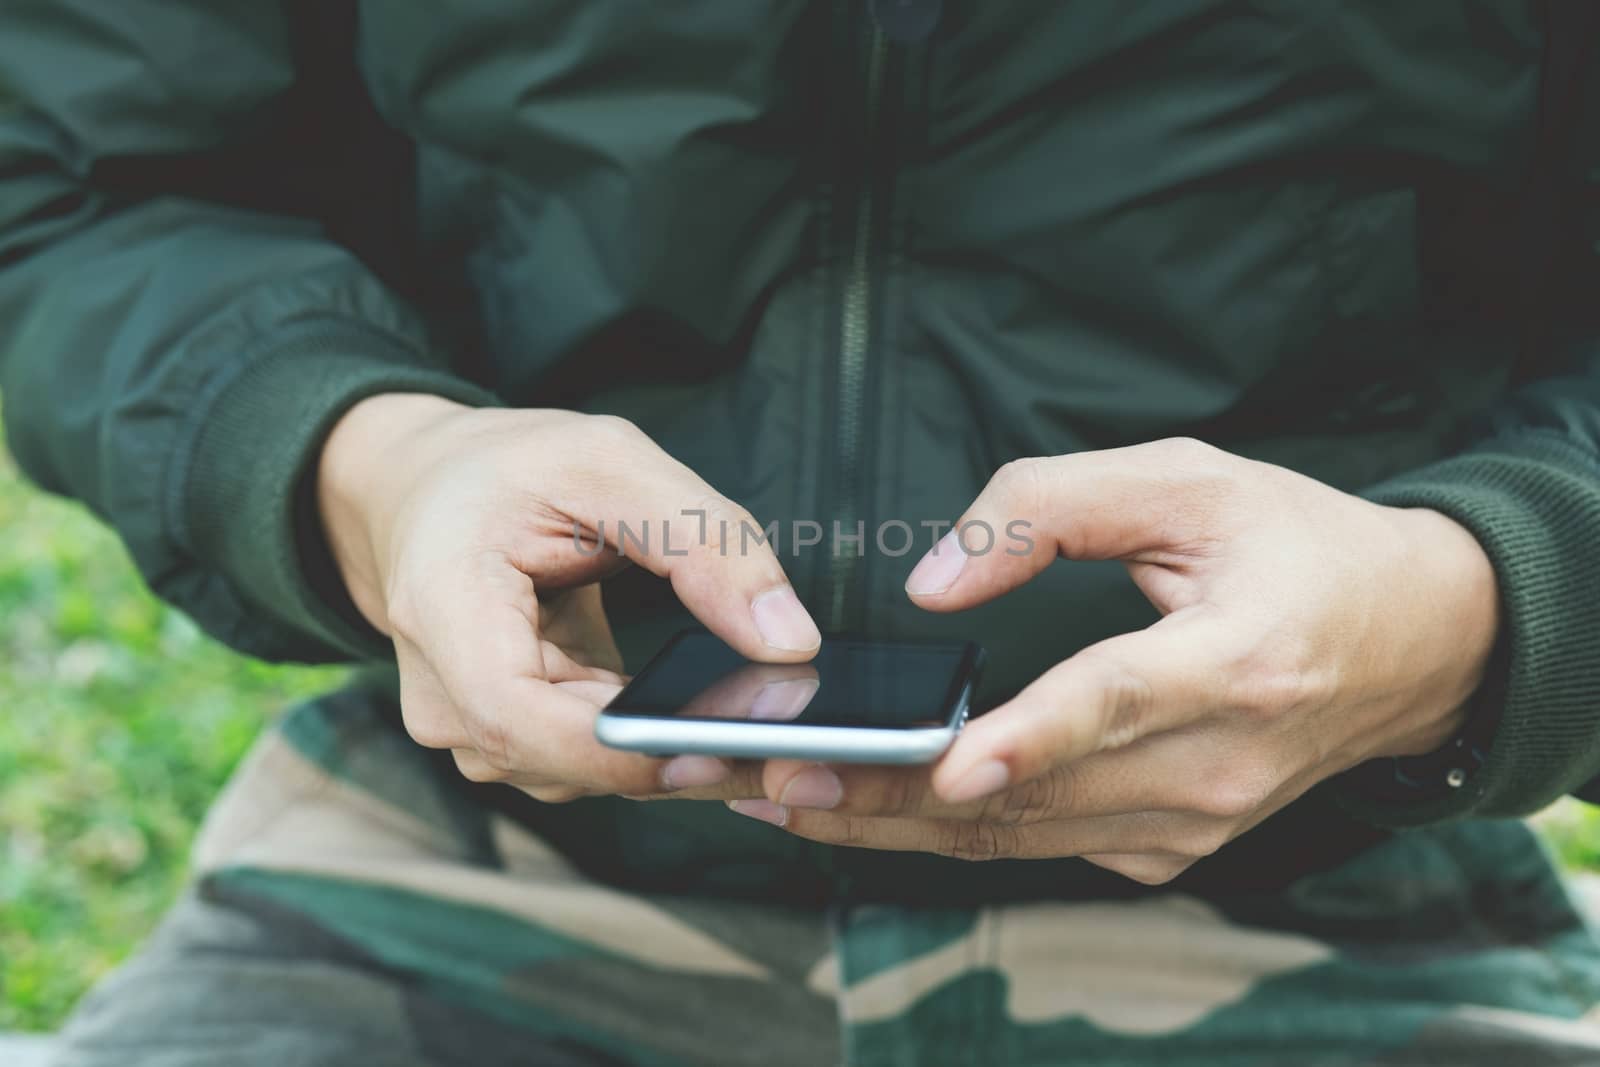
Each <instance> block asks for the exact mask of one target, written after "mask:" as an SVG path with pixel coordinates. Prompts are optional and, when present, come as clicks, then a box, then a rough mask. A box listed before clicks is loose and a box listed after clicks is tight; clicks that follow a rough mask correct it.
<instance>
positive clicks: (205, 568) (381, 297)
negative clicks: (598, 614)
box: [0, 0, 493, 660]
mask: <svg viewBox="0 0 1600 1067" xmlns="http://www.w3.org/2000/svg"><path fill="white" fill-rule="evenodd" d="M338 6H343V5H338ZM4 22H5V29H4V32H0V397H3V398H4V402H5V428H6V434H7V438H8V441H9V444H10V446H11V449H12V451H13V453H14V455H15V457H16V459H17V461H18V463H19V464H20V465H21V466H22V468H23V470H24V471H25V472H26V473H27V474H28V475H29V476H30V477H32V478H33V479H34V480H35V481H37V482H38V483H39V484H40V485H41V486H43V487H44V488H46V489H49V490H51V491H54V492H58V493H64V494H69V495H71V496H74V497H77V498H79V499H80V500H82V501H84V502H85V503H86V504H87V505H88V506H89V507H90V508H91V509H93V511H94V512H95V513H96V514H98V515H99V516H101V517H102V518H103V519H105V520H106V521H108V522H109V523H110V524H111V525H112V526H113V527H115V529H116V530H117V531H118V532H119V533H120V535H121V537H122V539H123V540H124V542H125V543H126V545H127V547H128V550H129V552H130V554H131V555H132V557H133V559H134V561H135V563H136V564H137V565H138V567H139V568H140V570H141V571H142V572H143V574H144V575H145V577H146V579H147V580H148V581H149V583H150V584H151V586H152V587H153V588H154V589H155V591H156V592H157V593H158V594H160V595H161V596H163V597H164V598H166V599H168V600H169V601H171V602H173V603H174V604H176V605H178V606H179V607H181V608H182V609H184V610H185V611H187V612H188V613H190V614H191V615H193V616H194V618H195V619H196V620H197V621H198V622H199V623H200V624H201V625H202V626H204V627H205V628H206V629H207V630H208V631H210V632H211V633H213V634H214V635H216V636H218V637H220V638H221V639H222V640H224V641H226V642H228V643H229V644H231V645H233V646H235V647H236V648H239V649H241V650H244V651H247V652H250V653H252V654H255V655H259V656H263V657H266V658H281V659H299V660H327V659H340V658H353V657H361V656H364V655H382V654H386V651H387V650H386V649H385V648H384V646H383V643H382V642H381V641H379V640H378V639H377V634H376V633H375V632H374V631H372V630H371V629H370V628H367V627H366V626H365V624H363V623H361V621H360V620H359V617H358V616H356V615H355V613H354V612H353V611H352V610H350V608H349V605H348V598H346V597H345V596H344V594H343V590H342V587H340V586H339V585H338V583H337V580H336V579H334V578H333V575H332V573H331V561H330V560H329V559H328V558H327V549H326V546H325V545H324V544H323V542H322V538H321V533H320V526H319V525H318V524H317V523H316V521H315V515H314V511H310V510H308V507H307V504H308V497H309V493H308V486H309V484H310V474H309V472H310V471H312V470H314V460H315V457H316V455H317V452H318V450H319V448H320V446H321V442H322V440H323V438H324V436H325V435H326V433H327V432H328V430H329V429H330V427H331V424H332V423H333V422H334V421H335V420H336V419H337V417H338V416H339V415H340V414H341V413H342V412H343V411H344V410H346V409H347V408H348V407H349V406H350V405H351V404H353V403H355V402H356V401H357V400H359V399H361V398H362V397H364V396H368V395H371V394H374V393H379V392H387V391H396V390H404V391H426V392H433V393H438V394H443V395H446V396H450V397H453V398H456V399H459V400H463V401H467V402H475V403H492V402H493V397H492V395H491V394H489V393H488V392H487V391H486V390H484V389H481V388H479V387H477V386H475V385H473V384H471V383H469V382H467V381H465V380H464V379H463V378H461V377H460V376H458V375H456V374H453V373H451V372H450V371H449V369H448V368H447V367H446V366H445V365H444V361H442V360H441V359H439V358H437V356H436V354H435V351H434V348H433V346H432V345H430V342H429V337H428V333H427V332H426V330H425V329H424V326H423V323H422V322H421V321H420V320H419V318H418V317H417V316H416V315H415V314H414V313H413V312H412V311H411V310H410V309H409V308H408V307H407V305H406V304H405V303H404V302H403V301H402V300H401V299H399V298H398V297H397V296H396V295H395V293H394V292H393V291H392V290H391V289H390V288H389V287H387V286H386V285H385V284H384V283H383V282H381V281H380V280H379V278H378V277H377V276H375V275H374V273H373V272H372V271H371V270H369V269H368V268H367V267H366V266H364V265H363V262H362V260H361V259H359V258H358V257H357V256H356V255H355V254H353V253H352V252H351V251H349V250H348V249H347V248H346V247H344V246H343V245H342V244H341V243H339V242H338V241H336V240H334V239H331V238H330V237H329V236H328V235H327V233H325V232H324V230H323V228H322V227H321V226H319V224H318V223H317V221H315V218H314V217H313V216H312V215H311V214H310V213H307V214H305V215H299V216H297V215H296V214H293V213H291V212H286V211H278V210H273V209H270V208H268V209H262V208H261V206H260V203H254V204H253V203H252V201H256V202H270V201H273V200H284V199H287V198H286V197H284V196H282V195H280V194H282V192H283V190H284V189H285V188H286V187H287V186H288V185H290V184H292V183H293V181H295V180H301V181H303V180H304V179H305V176H306V174H307V173H308V167H310V166H311V165H312V164H314V163H315V162H316V161H315V160H309V161H308V160H307V159H306V158H305V152H306V151H307V148H306V145H305V144H304V143H303V142H302V140H301V139H300V137H299V134H300V133H301V130H300V129H299V128H298V127H297V124H296V123H295V122H294V121H292V120H290V121H286V120H285V119H284V102H285V100H287V99H288V98H289V97H290V96H291V95H292V93H293V92H295V91H296V90H297V81H298V80H299V79H300V78H301V77H302V74H303V71H301V70H298V69H297V66H298V65H303V64H304V62H305V55H304V51H303V49H302V48H300V46H299V42H298V41H297V33H296V31H294V30H293V28H292V26H291V23H290V20H289V18H288V16H287V15H286V14H285V10H284V7H283V6H282V5H280V4H279V3H276V2H271V0H118V2H116V3H106V2H104V0H8V3H7V4H6V11H5V16H4ZM347 62H348V64H349V66H350V69H351V70H352V71H353V70H354V63H353V60H347ZM349 80H350V82H351V84H354V81H355V79H354V77H353V76H352V77H351V78H350V79H349ZM317 103H318V104H320V105H322V106H325V107H328V108H332V107H333V106H334V105H333V102H332V101H328V100H324V101H318V102H317ZM330 579H332V580H331V581H330Z"/></svg>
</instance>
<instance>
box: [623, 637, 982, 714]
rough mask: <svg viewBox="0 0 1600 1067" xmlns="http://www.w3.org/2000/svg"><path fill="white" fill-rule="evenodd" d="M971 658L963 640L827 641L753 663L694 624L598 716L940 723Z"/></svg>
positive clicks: (969, 671) (972, 648)
mask: <svg viewBox="0 0 1600 1067" xmlns="http://www.w3.org/2000/svg"><path fill="white" fill-rule="evenodd" d="M980 655H981V653H980V651H979V649H978V646H977V645H975V644H972V643H970V642H969V643H966V644H912V643H901V642H887V641H867V640H857V639H850V638H829V639H824V640H823V642H822V647H821V648H820V649H819V650H818V651H817V654H816V657H815V658H813V659H812V660H811V661H810V662H807V663H755V662H753V661H751V660H747V659H745V658H744V657H743V656H741V655H739V653H737V652H735V651H734V650H733V649H731V648H729V647H728V646H727V645H726V644H724V643H723V642H722V641H721V640H720V639H719V638H717V637H716V636H714V635H712V634H710V633H706V632H702V631H695V632H689V633H683V634H679V635H678V636H677V637H675V638H673V639H672V640H671V641H670V642H668V644H667V646H666V647H665V648H663V649H662V650H661V652H660V653H658V654H657V655H656V657H655V658H654V659H653V660H651V661H650V662H649V664H647V665H646V666H645V668H644V670H642V671H640V672H639V673H638V675H636V676H635V677H634V679H633V681H631V682H629V683H628V685H627V687H626V688H625V689H623V690H622V692H620V693H618V694H617V697H616V699H614V700H613V701H612V702H611V704H610V706H609V707H607V708H606V714H607V715H634V716H646V717H649V718H687V719H753V720H760V721H765V722H791V723H796V724H803V725H807V726H862V727H871V728H873V729H879V730H882V729H926V728H929V727H942V726H946V725H948V722H947V717H948V716H949V715H950V714H951V711H952V709H953V708H954V706H955V703H956V700H957V698H958V697H959V695H960V693H961V690H962V688H963V687H964V686H966V685H967V683H968V682H969V681H970V680H971V678H972V676H973V674H974V672H975V671H976V669H977V666H978V660H979V656H980Z"/></svg>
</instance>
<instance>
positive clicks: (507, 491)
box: [317, 394, 820, 801]
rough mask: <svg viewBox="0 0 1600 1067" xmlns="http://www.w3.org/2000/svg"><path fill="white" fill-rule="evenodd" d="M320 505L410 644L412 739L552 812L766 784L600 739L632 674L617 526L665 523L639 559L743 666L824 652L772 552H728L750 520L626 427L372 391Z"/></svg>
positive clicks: (324, 464) (330, 450)
mask: <svg viewBox="0 0 1600 1067" xmlns="http://www.w3.org/2000/svg"><path fill="white" fill-rule="evenodd" d="M317 497H318V503H319V506H320V510H321V514H322V519H323V524H324V527H325V529H326V530H327V534H328V540H329V543H330V545H331V547H332V549H333V554H334V558H335V559H336V561H337V562H338V565H339V569H340V572H341V574H342V575H343V577H344V579H345V582H346V585H347V586H348V588H349V590H350V595H351V597H352V599H353V600H354V601H355V604H356V607H357V608H358V609H359V610H360V611H361V613H362V615H364V616H365V617H366V619H367V620H368V621H369V622H371V623H372V625H373V626H375V627H377V629H378V630H380V631H381V632H383V633H384V634H387V635H388V636H389V637H391V638H392V639H393V641H394V647H395V656H396V658H397V660H398V663H399V669H400V686H401V705H402V709H403V713H404V718H405V725H406V729H407V730H408V731H409V732H410V734H411V736H412V737H413V738H414V739H415V740H416V741H417V742H418V743H420V744H423V745H427V746H429V747H431V748H448V749H451V750H452V751H453V752H454V754H455V759H456V763H457V765H458V766H459V767H460V768H461V771H462V773H463V774H465V775H466V776H467V777H468V778H471V779H473V780H475V781H505V782H510V783H512V784H514V785H517V786H519V787H521V788H523V789H524V790H526V791H527V792H528V793H530V794H532V795H533V796H534V797H536V798H538V799H540V800H546V801H562V800H570V799H573V798H575V797H579V796H584V795H588V794H595V793H619V794H626V795H635V796H647V795H652V794H660V793H665V792H674V793H675V795H679V796H732V795H737V794H738V792H739V791H741V789H747V788H748V787H747V786H740V785H738V784H736V783H733V782H731V781H730V776H731V774H732V768H731V766H730V765H729V764H728V763H726V762H724V761H722V760H716V759H712V758H709V757H705V756H682V757H679V758H678V759H675V760H672V761H670V762H663V761H661V760H654V759H648V758H646V757H643V756H638V755H633V754H629V753H623V752H618V751H615V750H613V749H609V748H606V747H605V746H603V745H601V744H600V743H599V742H597V741H596V740H595V739H594V734H593V729H594V717H595V713H596V710H597V708H598V707H599V706H600V705H602V704H603V703H604V702H605V701H606V700H607V699H609V698H610V696H611V695H612V694H613V693H615V691H616V685H617V683H618V682H620V680H621V679H620V678H619V676H618V675H617V674H616V673H615V672H616V671H618V670H620V669H621V667H622V664H621V658H620V657H619V656H618V654H617V649H616V645H615V643H614V642H613V640H612V637H611V630H610V627H609V625H608V624H607V622H606V618H605V612H604V610H603V608H602V606H601V601H600V587H599V586H598V585H596V584H595V582H596V581H597V580H598V579H600V578H602V577H604V576H605V575H607V574H610V573H611V572H613V571H615V570H616V569H618V568H619V567H620V566H623V565H625V563H626V560H624V559H623V557H622V556H621V555H620V554H619V551H618V548H619V537H618V526H617V524H618V522H619V521H620V522H624V523H626V524H627V525H628V527H629V529H630V530H632V531H634V532H635V533H638V532H639V531H644V530H648V535H647V537H646V539H645V542H644V544H643V545H640V544H638V543H637V541H636V540H629V541H627V542H624V543H623V544H622V545H621V547H622V548H624V549H625V550H626V552H627V557H628V559H630V560H633V561H636V562H638V563H640V564H641V565H642V566H644V567H647V568H648V569H649V570H651V571H652V572H654V573H656V574H659V575H662V576H664V577H666V578H668V579H670V580H671V582H672V587H673V589H674V591H675V592H676V593H677V595H678V597H679V598H680V599H681V600H682V601H683V603H684V605H685V606H686V607H688V609H689V610H690V611H691V612H693V613H694V614H695V616H696V617H697V618H698V619H699V620H700V621H701V622H703V623H704V624H705V625H706V626H707V627H708V628H710V629H711V630H712V631H713V632H715V633H716V634H717V635H718V636H720V637H721V638H722V639H723V640H725V641H727V642H728V643H729V644H730V645H732V646H733V647H734V648H736V649H738V650H739V651H740V652H741V653H743V654H744V655H746V656H748V657H751V658H753V659H759V660H768V661H774V662H778V663H799V662H803V661H805V660H808V659H810V658H811V656H812V655H813V654H814V653H815V651H816V649H817V646H818V644H819V642H820V637H819V635H818V633H817V628H816V625H815V624H814V623H813V622H812V621H811V617H810V616H809V615H808V614H807V613H806V610H805V608H804V607H802V606H801V604H800V601H799V599H798V598H797V597H796V596H795V593H794V590H793V589H792V588H790V586H789V582H788V579H787V578H785V576H784V573H783V568H782V566H780V565H779V563H778V560H777V557H776V556H774V555H773V553H772V552H771V550H770V549H769V548H768V547H767V546H766V545H765V544H764V543H754V542H752V543H751V544H750V546H749V547H748V550H746V548H745V546H744V545H743V544H741V550H740V551H738V552H727V553H723V552H722V551H721V550H720V542H719V541H718V540H717V536H718V535H719V533H720V531H722V530H724V529H727V530H732V531H738V530H740V529H742V527H741V523H742V522H747V523H749V524H750V526H751V527H752V528H754V527H755V525H756V524H755V522H754V520H753V519H751V518H750V516H749V514H748V513H747V512H745V511H744V510H743V509H742V508H740V507H738V506H737V505H735V504H733V503H732V502H731V501H729V500H727V499H725V498H724V497H722V496H721V495H720V494H718V493H717V492H716V490H714V489H712V488H711V487H710V486H709V485H707V484H706V483H705V482H703V481H701V480H700V479H699V478H698V477H696V476H695V474H694V473H693V472H692V471H690V470H689V469H688V468H687V467H685V466H683V465H682V464H681V463H679V462H677V461H676V460H674V459H672V458H671V457H670V456H668V455H667V454H666V453H665V452H663V451H662V450H661V449H660V448H659V447H657V446H656V445H655V443H654V442H652V441H651V440H650V439H649V438H647V437H646V436H645V435H644V434H643V433H641V432H640V431H639V430H638V429H637V428H636V427H634V426H633V425H632V424H631V423H629V422H626V421H624V420H622V419H617V418H612V417H609V416H596V415H581V414H576V413H573V412H566V411H549V410H478V409H472V408H466V407H462V406H461V405H458V404H454V403H451V402H449V401H446V400H442V399H440V398H437V397H430V396H417V395H408V394H389V395H383V396H376V397H372V398H370V399H368V400H364V401H362V402H361V403H359V404H357V405H356V406H354V407H353V408H351V410H350V411H349V412H347V413H346V414H345V416H344V417H343V418H342V419H341V420H340V421H339V423H338V425H337V426H335V427H334V430H333V433H332V434H331V435H330V437H329V439H328V442H327V444H326V445H325V447H324V449H323V453H322V457H321V463H320V465H319V469H318V485H317ZM685 512H687V513H688V514H687V515H685V514H684V513H685ZM702 513H703V514H702ZM724 520H726V522H727V526H726V527H724V526H723V525H722V522H723V521H724ZM702 533H706V534H709V535H710V536H700V535H701V534H702ZM580 534H581V541H580V537H579V535H580ZM602 534H604V539H603V540H604V543H605V546H606V547H605V548H603V549H602V548H600V543H601V541H602V537H601V535H602ZM730 536H732V535H730ZM750 773H755V772H754V771H752V772H750Z"/></svg>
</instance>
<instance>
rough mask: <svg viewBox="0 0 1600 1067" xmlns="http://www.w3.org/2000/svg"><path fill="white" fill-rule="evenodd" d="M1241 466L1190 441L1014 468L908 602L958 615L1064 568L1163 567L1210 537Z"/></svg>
mask: <svg viewBox="0 0 1600 1067" xmlns="http://www.w3.org/2000/svg"><path fill="white" fill-rule="evenodd" d="M1238 462H1240V461H1239V460H1238V459H1237V458H1236V457H1233V456H1230V455H1228V453H1226V452H1223V451H1221V450H1220V449H1216V448H1213V447H1211V446H1210V445H1205V444H1202V443H1200V442H1198V441H1191V440H1188V439H1184V438H1175V439H1171V440H1164V441H1154V442H1151V443H1149V444H1143V445H1133V446H1130V447H1127V448H1112V449H1105V450H1102V451H1096V452H1078V453H1073V454H1071V455H1066V456H1042V457H1038V458H1029V459H1019V460H1013V461H1012V462H1010V463H1007V464H1006V465H1005V466H1003V467H1001V468H1000V469H999V470H998V471H996V472H995V475H994V477H993V478H991V479H990V480H989V484H988V485H987V486H985V487H984V490H983V492H982V493H980V494H978V498H977V499H976V500H974V501H973V503H972V506H971V507H970V508H968V509H967V511H966V513H965V514H964V515H962V517H961V519H960V520H959V521H958V522H957V523H956V524H955V526H954V527H953V528H952V529H951V530H950V532H949V533H948V534H946V535H945V536H944V537H943V538H942V539H941V540H940V541H939V543H938V544H936V545H934V547H933V548H932V549H930V550H929V552H928V554H927V555H925V556H923V557H922V559H921V560H920V561H919V562H918V563H917V565H916V567H915V568H914V569H913V570H912V572H911V575H910V577H909V578H907V579H906V593H907V595H909V596H910V597H911V598H912V600H914V601H915V602H916V603H917V605H918V606H919V607H922V608H925V609H927V610H928V611H959V610H961V609H963V608H969V607H972V606H973V605H975V604H981V603H983V602H985V601H987V600H992V599H994V598H995V597H997V596H999V595H1001V594H1002V593H1005V592H1007V591H1009V590H1011V589H1015V588H1016V587H1017V586H1019V585H1021V584H1023V583H1024V582H1026V581H1028V579H1030V578H1032V577H1033V576H1034V575H1036V574H1038V573H1039V572H1040V571H1042V570H1044V569H1045V567H1047V566H1049V565H1050V564H1051V563H1053V562H1054V561H1055V560H1057V559H1077V560H1099V559H1121V560H1128V561H1144V562H1156V561H1159V560H1160V559H1162V558H1164V557H1165V556H1167V555H1168V554H1171V553H1179V552H1182V551H1183V549H1184V548H1185V547H1186V546H1188V545H1190V544H1192V543H1194V542H1195V540H1196V538H1197V536H1203V535H1204V533H1206V532H1209V531H1210V526H1211V523H1210V516H1211V515H1212V514H1213V513H1214V510H1215V508H1214V505H1215V502H1216V501H1217V500H1218V499H1220V497H1221V495H1222V489H1223V487H1224V486H1225V485H1226V484H1229V481H1230V479H1231V477H1232V473H1231V467H1232V465H1234V464H1237V463H1238Z"/></svg>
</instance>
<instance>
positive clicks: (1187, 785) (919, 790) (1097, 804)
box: [762, 731, 1254, 823]
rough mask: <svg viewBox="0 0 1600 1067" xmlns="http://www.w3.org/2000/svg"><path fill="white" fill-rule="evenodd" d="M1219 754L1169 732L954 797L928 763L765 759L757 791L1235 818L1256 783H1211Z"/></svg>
mask: <svg viewBox="0 0 1600 1067" xmlns="http://www.w3.org/2000/svg"><path fill="white" fill-rule="evenodd" d="M1216 759H1217V752H1216V746H1215V744H1214V743H1213V742H1212V741H1211V739H1210V738H1209V737H1208V736H1207V735H1206V734H1204V733H1198V732H1194V731H1171V732H1168V733H1162V734H1157V735H1155V736H1153V737H1149V738H1146V739H1144V740H1142V741H1138V742H1135V743H1134V744H1132V745H1129V746H1128V747H1127V748H1120V749H1113V750H1110V751H1107V752H1100V753H1097V754H1095V755H1092V756H1087V757H1085V758H1083V759H1081V760H1076V761H1074V762H1070V763H1062V764H1057V765H1055V766H1052V767H1051V768H1049V769H1048V770H1046V771H1045V772H1044V773H1043V774H1040V775H1038V776H1037V777H1035V778H1032V779H1030V780H1028V781H1024V782H1021V783H1019V784H1017V785H1015V786H1011V787H1009V788H1006V789H1002V790H1000V791H999V792H997V793H993V794H991V795H989V796H987V797H983V798H981V799H979V800H973V801H966V802H962V803H955V804H952V803H950V802H949V801H947V800H945V799H944V798H943V797H941V796H940V795H939V794H938V793H937V792H936V791H935V790H934V788H933V777H932V770H931V769H930V768H926V767H915V768H910V767H908V768H900V767H871V766H863V765H837V766H823V765H821V764H815V763H805V762H800V761H795V760H770V761H768V763H767V765H766V769H765V774H764V776H763V779H762V785H763V789H764V795H765V796H766V797H767V798H768V799H770V800H772V801H773V802H774V803H777V804H782V805H784V806H786V807H796V808H817V809H823V810H829V811H833V812H836V813H838V814H841V815H877V816H894V817H898V818H908V817H918V818H929V819H965V820H975V819H983V820H987V821H991V822H1006V823H1034V822H1044V821H1048V820H1056V819H1082V818H1091V817H1094V816H1100V815H1124V814H1127V813H1129V812H1136V811H1195V812H1200V813H1205V814H1215V815H1219V816H1220V815H1228V814H1241V815H1242V814H1244V811H1243V810H1242V806H1243V805H1245V804H1248V803H1249V802H1250V801H1251V799H1252V794H1251V792H1250V790H1251V789H1253V788H1254V786H1253V784H1252V783H1249V782H1245V781H1243V780H1242V776H1234V778H1228V777H1227V776H1222V777H1223V780H1222V781H1221V782H1217V781H1214V780H1213V779H1216V778H1218V777H1219V776H1218V775H1214V774H1213V775H1206V774H1205V773H1204V771H1203V769H1204V768H1206V767H1207V766H1208V764H1212V763H1215V761H1216ZM1236 779H1238V780H1236ZM1236 808H1240V809H1241V810H1235V809H1236Z"/></svg>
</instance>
